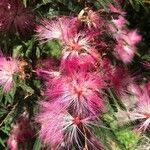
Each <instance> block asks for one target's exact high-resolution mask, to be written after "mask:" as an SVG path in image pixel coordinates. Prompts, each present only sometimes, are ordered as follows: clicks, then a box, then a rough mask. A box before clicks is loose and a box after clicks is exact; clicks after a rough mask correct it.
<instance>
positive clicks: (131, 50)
mask: <svg viewBox="0 0 150 150" xmlns="http://www.w3.org/2000/svg"><path fill="white" fill-rule="evenodd" d="M135 52H136V47H135V46H131V45H128V44H127V43H125V42H124V41H119V43H118V44H117V45H116V47H115V56H116V57H117V58H118V59H119V60H122V61H123V62H124V63H125V64H127V63H130V62H131V61H132V59H133V57H134V55H135Z"/></svg>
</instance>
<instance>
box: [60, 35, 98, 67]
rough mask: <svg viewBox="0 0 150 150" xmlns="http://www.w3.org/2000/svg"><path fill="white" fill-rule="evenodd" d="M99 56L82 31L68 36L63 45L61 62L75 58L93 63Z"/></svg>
mask: <svg viewBox="0 0 150 150" xmlns="http://www.w3.org/2000/svg"><path fill="white" fill-rule="evenodd" d="M98 58H99V54H98V52H97V51H96V49H95V48H94V47H92V46H91V42H90V39H89V38H88V37H86V36H85V34H84V33H78V34H76V35H75V36H73V37H72V38H69V39H68V40H67V41H66V42H65V43H64V45H63V50H62V60H61V61H62V64H63V63H66V61H67V62H68V61H72V60H77V61H76V62H78V63H80V64H81V65H82V64H87V65H89V64H94V63H95V62H96V61H97V60H98Z"/></svg>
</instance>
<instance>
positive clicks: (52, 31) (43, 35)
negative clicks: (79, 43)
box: [36, 17, 78, 42]
mask: <svg viewBox="0 0 150 150" xmlns="http://www.w3.org/2000/svg"><path fill="white" fill-rule="evenodd" d="M77 27H78V20H77V18H73V17H61V18H56V19H53V20H47V19H44V20H42V21H41V25H39V26H37V29H36V32H37V37H38V39H39V40H40V41H44V40H45V41H49V40H52V39H59V40H61V41H63V42H64V41H66V40H67V39H68V38H69V37H70V36H72V35H74V34H75V33H76V32H77Z"/></svg>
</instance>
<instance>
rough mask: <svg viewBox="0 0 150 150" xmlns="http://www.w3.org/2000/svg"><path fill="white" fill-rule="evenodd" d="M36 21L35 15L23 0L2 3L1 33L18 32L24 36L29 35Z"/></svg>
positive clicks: (0, 8) (0, 4)
mask: <svg viewBox="0 0 150 150" xmlns="http://www.w3.org/2000/svg"><path fill="white" fill-rule="evenodd" d="M34 19H35V17H34V15H33V13H31V11H30V9H29V8H25V6H24V5H23V2H22V1H21V0H2V2H0V32H2V33H5V32H12V31H16V32H18V33H19V34H20V35H22V36H26V35H29V34H30V33H32V32H33V29H34V27H35V22H34Z"/></svg>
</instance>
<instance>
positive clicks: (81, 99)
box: [47, 70, 104, 115]
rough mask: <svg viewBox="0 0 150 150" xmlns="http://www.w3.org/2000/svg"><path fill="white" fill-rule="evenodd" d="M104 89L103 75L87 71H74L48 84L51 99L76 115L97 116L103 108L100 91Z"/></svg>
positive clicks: (48, 93)
mask: <svg viewBox="0 0 150 150" xmlns="http://www.w3.org/2000/svg"><path fill="white" fill-rule="evenodd" d="M103 87H104V82H103V80H102V78H101V75H99V74H98V73H88V72H86V71H84V70H83V71H82V70H80V71H72V73H70V74H67V75H66V76H62V77H61V78H59V79H54V80H50V83H48V84H47V95H48V97H49V99H50V100H51V101H52V100H53V101H55V102H58V103H61V104H64V105H65V107H66V108H68V109H72V110H73V112H75V113H79V114H80V113H82V114H85V115H87V114H97V113H98V112H100V111H101V109H102V108H103V103H102V98H101V94H100V91H101V89H102V88H103Z"/></svg>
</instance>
